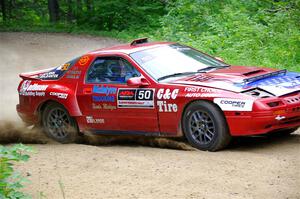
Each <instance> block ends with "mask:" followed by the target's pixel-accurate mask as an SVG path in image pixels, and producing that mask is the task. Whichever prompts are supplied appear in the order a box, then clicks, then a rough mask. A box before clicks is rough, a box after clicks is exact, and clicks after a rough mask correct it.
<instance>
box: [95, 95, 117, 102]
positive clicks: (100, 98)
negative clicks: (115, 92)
mask: <svg viewBox="0 0 300 199" xmlns="http://www.w3.org/2000/svg"><path fill="white" fill-rule="evenodd" d="M92 99H93V101H94V102H114V101H115V96H92Z"/></svg>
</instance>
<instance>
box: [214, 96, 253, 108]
mask: <svg viewBox="0 0 300 199" xmlns="http://www.w3.org/2000/svg"><path fill="white" fill-rule="evenodd" d="M214 103H216V104H218V105H219V106H220V108H221V109H222V110H223V111H252V107H253V100H242V99H230V98H215V99H214Z"/></svg>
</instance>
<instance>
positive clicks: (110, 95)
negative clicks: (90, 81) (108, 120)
mask: <svg viewBox="0 0 300 199" xmlns="http://www.w3.org/2000/svg"><path fill="white" fill-rule="evenodd" d="M92 92H93V93H95V94H102V95H94V96H92V99H93V101H94V102H114V101H115V94H116V93H117V88H114V87H109V86H94V87H93V90H92Z"/></svg>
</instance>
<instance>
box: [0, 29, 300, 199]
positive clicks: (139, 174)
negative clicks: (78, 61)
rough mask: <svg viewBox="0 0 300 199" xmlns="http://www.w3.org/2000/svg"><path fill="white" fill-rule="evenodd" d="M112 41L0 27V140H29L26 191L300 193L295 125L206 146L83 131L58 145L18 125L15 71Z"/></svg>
mask: <svg viewBox="0 0 300 199" xmlns="http://www.w3.org/2000/svg"><path fill="white" fill-rule="evenodd" d="M117 43H119V42H118V41H116V40H112V39H107V38H95V37H87V36H70V35H67V34H45V33H44V34H36V33H0V60H1V62H0V70H1V71H0V90H1V97H0V142H2V143H3V142H4V143H12V142H20V141H22V142H25V143H34V144H32V147H33V148H34V149H35V150H36V153H34V154H32V157H31V159H30V161H29V162H27V163H24V164H20V165H18V166H17V167H18V169H19V170H21V171H22V172H23V173H24V174H27V175H28V179H29V180H30V181H31V183H29V184H27V186H26V188H25V189H24V191H25V192H27V193H29V194H31V195H32V196H33V198H51V199H52V198H54V199H57V198H63V195H65V198H72V199H73V198H84V199H85V198H230V199H231V198H300V191H299V190H300V189H299V187H300V172H299V166H300V156H299V144H300V133H299V131H298V133H296V134H293V135H291V136H287V137H281V138H280V137H277V138H267V137H250V138H240V139H236V140H235V141H234V142H233V144H232V145H231V146H230V147H229V148H228V149H227V150H224V151H220V152H217V153H209V152H201V151H197V150H190V148H189V147H188V146H187V145H186V144H185V143H184V142H182V141H173V140H168V139H150V140H145V139H142V138H136V139H132V138H121V139H119V138H117V139H116V138H111V137H98V138H95V137H91V136H86V137H85V138H84V139H83V141H82V142H81V144H69V145H62V144H57V143H55V142H52V141H49V139H47V138H46V137H45V136H43V134H42V133H41V131H40V130H38V129H30V128H27V127H26V128H25V127H24V126H23V125H22V124H21V122H20V120H19V118H18V116H17V115H16V111H15V105H16V104H17V103H18V96H17V92H16V89H17V85H18V82H19V77H18V74H19V73H20V72H26V71H31V70H38V69H43V68H48V67H51V66H56V65H60V64H62V63H64V62H66V61H68V60H70V59H72V58H73V57H75V56H79V55H81V54H83V53H85V52H87V51H90V50H93V49H97V48H101V47H104V46H111V45H114V44H117ZM44 143H47V144H44ZM87 143H89V144H90V145H87ZM148 146H151V147H148ZM153 147H157V148H153ZM158 147H161V148H158ZM162 148H176V149H183V150H171V149H162Z"/></svg>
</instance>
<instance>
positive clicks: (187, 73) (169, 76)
mask: <svg viewBox="0 0 300 199" xmlns="http://www.w3.org/2000/svg"><path fill="white" fill-rule="evenodd" d="M195 73H199V72H183V73H173V74H170V75H165V76H162V77H160V78H158V79H157V80H158V81H161V80H164V79H168V78H171V77H177V76H183V75H192V74H195Z"/></svg>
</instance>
